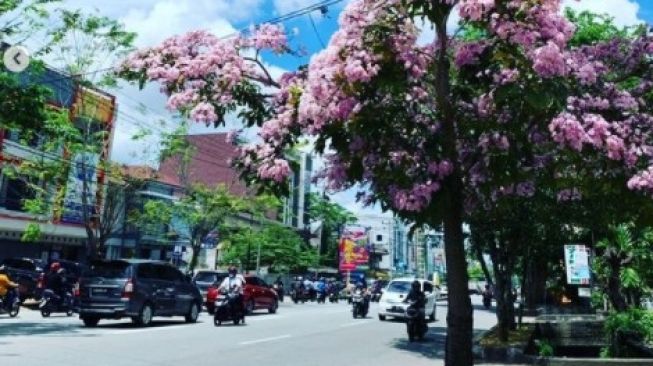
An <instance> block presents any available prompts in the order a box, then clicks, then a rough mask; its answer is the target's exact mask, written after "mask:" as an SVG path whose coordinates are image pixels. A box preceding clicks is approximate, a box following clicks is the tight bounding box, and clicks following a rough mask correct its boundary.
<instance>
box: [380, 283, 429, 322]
mask: <svg viewBox="0 0 653 366" xmlns="http://www.w3.org/2000/svg"><path fill="white" fill-rule="evenodd" d="M413 281H415V279H414V278H397V279H394V280H392V281H390V283H388V286H387V287H386V288H385V290H384V291H383V295H381V299H380V300H379V320H386V318H387V317H392V318H401V319H404V318H406V308H408V304H407V303H405V302H404V300H405V299H406V296H407V295H408V291H410V286H411V284H412V283H413ZM417 281H419V282H420V284H421V285H422V291H423V292H424V295H426V315H427V316H428V318H429V320H430V321H434V320H435V316H436V305H435V300H436V299H437V298H438V294H437V289H436V288H435V286H433V283H431V282H430V281H427V280H417Z"/></svg>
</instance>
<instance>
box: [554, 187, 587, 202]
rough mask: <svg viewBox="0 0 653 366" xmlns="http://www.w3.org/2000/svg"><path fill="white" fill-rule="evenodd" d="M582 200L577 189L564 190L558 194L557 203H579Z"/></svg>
mask: <svg viewBox="0 0 653 366" xmlns="http://www.w3.org/2000/svg"><path fill="white" fill-rule="evenodd" d="M582 198H583V195H582V194H581V192H580V190H579V189H578V188H566V189H563V190H561V191H559V192H558V194H557V199H558V202H566V201H579V200H581V199H582Z"/></svg>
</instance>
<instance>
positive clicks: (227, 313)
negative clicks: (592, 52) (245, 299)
mask: <svg viewBox="0 0 653 366" xmlns="http://www.w3.org/2000/svg"><path fill="white" fill-rule="evenodd" d="M236 301H240V295H239V294H237V293H235V292H233V291H232V292H227V291H225V290H222V291H220V293H219V294H218V298H217V299H216V300H215V313H214V314H213V325H215V326H216V327H217V326H220V325H222V322H226V321H232V322H233V323H234V325H238V324H240V323H241V322H242V323H243V324H245V311H244V309H243V307H242V305H241V306H240V308H241V310H240V311H237V310H236V309H235V307H236Z"/></svg>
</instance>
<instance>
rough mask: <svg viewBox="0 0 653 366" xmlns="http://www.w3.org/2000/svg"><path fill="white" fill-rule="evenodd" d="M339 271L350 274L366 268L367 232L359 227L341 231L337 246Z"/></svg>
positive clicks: (367, 261)
mask: <svg viewBox="0 0 653 366" xmlns="http://www.w3.org/2000/svg"><path fill="white" fill-rule="evenodd" d="M338 251H339V253H340V266H339V268H340V271H341V272H351V271H360V270H366V269H367V268H368V264H369V260H370V253H369V251H368V230H367V228H365V227H361V226H347V227H345V229H344V230H343V233H342V236H341V238H340V244H339V246H338Z"/></svg>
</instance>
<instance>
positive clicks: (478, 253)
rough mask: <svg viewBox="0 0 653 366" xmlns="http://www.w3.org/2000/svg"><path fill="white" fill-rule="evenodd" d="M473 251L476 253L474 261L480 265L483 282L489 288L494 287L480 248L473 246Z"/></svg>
mask: <svg viewBox="0 0 653 366" xmlns="http://www.w3.org/2000/svg"><path fill="white" fill-rule="evenodd" d="M474 251H475V252H476V260H478V262H479V263H480V264H481V269H482V270H483V275H484V276H485V281H487V284H488V285H490V287H492V286H494V281H493V280H492V275H491V274H490V270H489V269H488V268H487V263H485V257H483V251H482V250H481V247H480V246H478V245H477V246H475V248H474Z"/></svg>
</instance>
